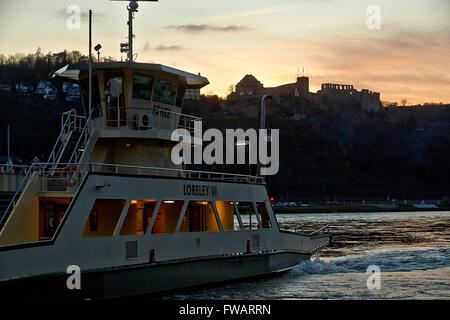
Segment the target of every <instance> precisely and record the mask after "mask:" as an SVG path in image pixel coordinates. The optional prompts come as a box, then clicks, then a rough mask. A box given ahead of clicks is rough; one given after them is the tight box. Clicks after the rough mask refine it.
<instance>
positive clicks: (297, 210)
mask: <svg viewBox="0 0 450 320" xmlns="http://www.w3.org/2000/svg"><path fill="white" fill-rule="evenodd" d="M273 210H274V212H275V213H276V214H279V213H282V214H309V213H320V214H327V213H364V212H366V213H372V212H422V211H450V207H448V206H445V207H438V208H416V207H414V206H398V207H392V208H389V207H385V208H380V207H375V206H318V207H308V208H301V207H287V208H286V207H281V208H273Z"/></svg>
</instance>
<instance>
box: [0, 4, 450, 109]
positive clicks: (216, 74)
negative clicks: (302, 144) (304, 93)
mask: <svg viewBox="0 0 450 320" xmlns="http://www.w3.org/2000/svg"><path fill="white" fill-rule="evenodd" d="M127 3H128V2H126V1H108V0H95V1H94V0H90V1H88V0H78V1H77V0H68V1H67V0H40V1H36V0H16V1H6V0H0V54H5V55H10V54H15V53H31V52H35V51H36V49H37V48H38V47H40V48H41V50H42V52H44V53H47V52H49V51H51V52H58V51H62V50H64V49H67V50H79V51H81V52H83V53H85V54H87V52H88V23H87V12H88V10H89V9H92V10H93V15H94V18H93V22H94V24H93V45H95V44H96V43H101V45H102V50H101V54H102V55H104V56H112V57H115V58H117V59H119V60H120V58H121V54H120V52H119V43H120V42H126V37H127V35H128V31H127V30H128V29H127V24H126V21H127V10H126V5H127ZM71 5H77V6H79V8H80V10H81V24H80V28H79V29H69V28H68V27H67V20H68V19H69V18H70V14H68V13H67V8H68V7H69V6H71ZM139 5H140V7H139V12H137V13H136V14H135V19H134V33H135V35H136V38H135V40H134V43H135V45H134V51H135V52H136V53H138V56H137V61H138V62H152V63H161V64H165V65H169V66H172V67H175V68H178V69H182V70H184V71H189V72H192V73H199V72H200V73H201V74H202V75H203V76H206V77H207V78H208V79H209V81H210V85H208V86H207V87H205V88H204V89H202V92H203V93H206V94H218V95H219V96H226V95H227V92H228V88H229V86H230V85H231V84H236V83H237V82H238V81H239V80H240V79H242V78H243V77H244V75H245V74H253V75H254V76H255V77H256V78H258V80H260V81H261V82H262V83H263V84H264V85H265V86H266V87H270V86H277V85H281V84H284V83H289V82H294V81H295V78H296V77H297V76H298V75H302V74H305V75H308V76H309V78H310V90H311V91H312V92H315V91H317V90H318V89H320V85H321V84H322V83H339V84H352V85H354V87H355V88H356V89H358V90H360V89H369V90H372V91H377V92H381V100H382V101H390V102H394V101H396V102H399V103H400V101H401V100H402V99H406V100H407V101H408V104H416V103H424V102H443V103H450V0H389V1H388V0H370V1H369V0H245V1H243V0H227V1H218V0H208V1H205V0H190V1H180V0H160V1H159V2H142V1H141V2H139ZM373 5H375V6H376V8H377V9H379V18H380V19H379V20H376V21H377V22H379V28H378V29H377V28H368V26H367V21H368V20H369V21H370V22H373V21H374V20H373V18H374V17H375V16H374V11H371V10H369V12H368V8H369V9H370V7H371V6H373ZM371 25H373V24H371ZM123 57H124V58H125V56H123Z"/></svg>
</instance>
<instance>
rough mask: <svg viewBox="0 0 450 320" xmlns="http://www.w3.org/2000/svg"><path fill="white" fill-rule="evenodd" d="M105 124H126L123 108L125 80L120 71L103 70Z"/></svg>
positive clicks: (116, 125) (124, 109) (113, 125)
mask: <svg viewBox="0 0 450 320" xmlns="http://www.w3.org/2000/svg"><path fill="white" fill-rule="evenodd" d="M104 80H105V107H106V124H107V125H108V126H110V127H120V126H124V125H126V124H127V122H126V119H127V115H126V108H125V87H124V84H125V81H124V77H123V75H122V73H121V72H105V73H104Z"/></svg>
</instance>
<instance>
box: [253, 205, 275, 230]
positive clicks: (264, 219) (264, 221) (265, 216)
mask: <svg viewBox="0 0 450 320" xmlns="http://www.w3.org/2000/svg"><path fill="white" fill-rule="evenodd" d="M256 208H257V209H258V213H259V217H260V220H261V226H262V228H263V229H270V228H272V222H271V221H270V217H269V212H268V211H267V206H266V203H265V202H257V203H256Z"/></svg>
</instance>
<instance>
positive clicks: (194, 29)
mask: <svg viewBox="0 0 450 320" xmlns="http://www.w3.org/2000/svg"><path fill="white" fill-rule="evenodd" d="M164 28H165V29H172V30H176V31H182V32H189V33H199V32H211V31H212V32H240V31H246V30H249V29H250V28H248V27H245V26H236V25H228V26H225V27H218V26H214V25H210V24H184V25H177V26H175V25H171V26H166V27H164Z"/></svg>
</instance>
